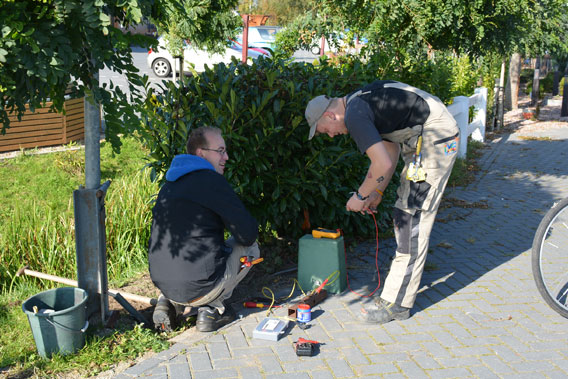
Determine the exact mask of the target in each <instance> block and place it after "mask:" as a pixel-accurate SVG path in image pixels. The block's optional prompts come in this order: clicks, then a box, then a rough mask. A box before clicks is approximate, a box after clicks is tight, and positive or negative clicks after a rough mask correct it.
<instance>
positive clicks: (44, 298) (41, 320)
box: [22, 287, 89, 358]
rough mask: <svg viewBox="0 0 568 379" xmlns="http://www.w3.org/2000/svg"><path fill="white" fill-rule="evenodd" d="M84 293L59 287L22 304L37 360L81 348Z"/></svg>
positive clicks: (83, 337) (83, 338)
mask: <svg viewBox="0 0 568 379" xmlns="http://www.w3.org/2000/svg"><path fill="white" fill-rule="evenodd" d="M87 298H88V295H87V292H86V291H85V290H82V289H81V288H73V287H63V288H56V289H52V290H49V291H44V292H41V293H38V294H37V295H34V296H32V297H30V298H29V299H27V300H26V301H24V304H22V309H23V311H24V312H25V313H26V315H28V321H29V322H30V327H31V328H32V334H33V336H34V340H35V343H36V347H37V351H38V353H39V355H40V356H42V357H44V358H50V357H51V355H52V354H53V353H60V354H73V353H75V352H77V351H78V350H79V349H81V348H82V347H83V346H85V332H86V330H87V328H88V326H89V321H87V320H85V319H86V313H87Z"/></svg>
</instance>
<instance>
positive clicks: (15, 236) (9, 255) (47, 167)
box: [0, 139, 172, 377]
mask: <svg viewBox="0 0 568 379" xmlns="http://www.w3.org/2000/svg"><path fill="white" fill-rule="evenodd" d="M123 142H124V145H123V147H122V150H121V153H120V154H117V155H114V154H113V153H112V151H111V148H110V145H109V144H108V143H105V142H103V143H102V144H101V180H102V181H106V180H108V179H110V180H112V184H111V186H110V187H109V190H108V192H107V196H106V199H105V205H106V217H107V219H106V227H107V256H108V276H109V286H110V287H120V286H121V285H122V284H123V283H125V282H128V281H129V280H131V279H132V278H136V277H137V276H138V275H140V273H141V272H146V271H147V260H146V249H147V242H148V236H149V234H148V233H149V225H150V224H149V223H150V220H151V218H150V215H151V213H150V210H151V201H152V197H153V195H154V194H156V193H157V190H158V187H157V185H156V184H155V183H152V182H151V181H150V180H149V177H148V173H147V172H146V171H145V170H142V169H143V167H144V165H145V163H146V162H145V160H144V159H145V156H146V152H145V151H144V149H143V148H142V147H141V145H140V144H139V143H138V142H137V141H135V140H133V139H125V140H124V141H123ZM69 147H72V146H69ZM0 182H2V183H4V185H3V186H2V187H0V195H1V196H2V197H3V199H4V201H3V204H2V207H1V208H0V216H1V217H2V219H3V220H10V221H9V222H5V223H2V225H0V251H2V254H1V255H0V267H1V268H0V274H1V275H0V292H1V294H2V296H1V297H0V328H1V329H2V330H3V332H2V333H0V375H4V374H6V375H8V376H9V377H29V376H35V377H49V376H56V375H58V374H59V373H68V374H70V373H72V374H71V375H74V376H87V375H93V374H96V373H98V372H101V371H104V370H107V369H109V368H110V367H112V365H114V364H116V363H118V362H120V361H126V360H131V359H134V358H136V357H137V356H139V355H141V354H143V353H145V352H146V351H148V350H154V351H161V350H164V349H166V348H167V347H168V346H169V342H168V341H167V338H171V337H172V336H171V335H169V336H167V337H166V336H164V335H159V334H157V333H155V332H154V331H152V330H149V329H144V328H141V327H140V326H134V323H124V324H121V323H119V324H118V325H117V326H116V327H115V328H114V329H112V330H108V329H106V330H105V329H102V328H98V329H97V328H89V330H88V332H87V335H86V340H87V343H86V346H85V347H84V348H83V349H82V350H81V351H80V352H79V353H78V354H74V355H70V356H59V355H58V356H54V357H53V358H52V359H49V360H46V359H43V358H41V357H40V356H39V355H38V354H37V352H36V346H35V342H34V339H33V336H32V333H31V328H30V326H29V324H28V320H27V316H26V314H25V313H24V312H23V311H22V303H23V302H24V301H25V300H26V299H27V298H29V297H30V296H33V295H36V294H38V293H39V292H42V291H44V290H47V289H49V288H55V287H57V286H60V285H58V284H57V283H53V282H50V281H45V280H39V279H35V278H32V277H29V276H28V277H15V275H14V274H15V273H16V272H17V270H18V269H19V268H20V267H22V266H23V265H25V264H28V265H29V266H30V268H31V269H32V270H36V271H40V272H45V273H49V274H53V275H58V276H63V277H67V278H70V279H76V264H75V245H74V244H75V242H74V215H73V200H72V199H73V191H74V190H75V189H77V188H79V185H81V184H84V182H85V179H84V149H82V148H81V149H69V150H65V151H61V152H55V153H50V154H32V153H30V152H25V153H24V154H22V155H19V156H17V157H15V158H11V159H4V160H0Z"/></svg>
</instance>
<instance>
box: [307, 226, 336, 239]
mask: <svg viewBox="0 0 568 379" xmlns="http://www.w3.org/2000/svg"><path fill="white" fill-rule="evenodd" d="M340 236H341V233H340V232H339V230H333V229H324V228H315V229H313V230H312V237H314V238H332V239H335V238H339V237H340Z"/></svg>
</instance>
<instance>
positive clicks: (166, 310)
mask: <svg viewBox="0 0 568 379" xmlns="http://www.w3.org/2000/svg"><path fill="white" fill-rule="evenodd" d="M152 320H153V321H154V328H155V329H156V330H157V331H159V332H166V333H170V332H171V331H172V330H173V329H174V328H175V321H176V311H175V308H174V306H173V304H172V303H170V301H169V300H168V299H167V298H166V297H165V296H164V295H160V296H159V297H158V303H157V304H156V308H154V314H153V315H152Z"/></svg>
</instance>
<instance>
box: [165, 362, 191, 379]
mask: <svg viewBox="0 0 568 379" xmlns="http://www.w3.org/2000/svg"><path fill="white" fill-rule="evenodd" d="M168 370H169V375H170V378H175V379H191V378H192V376H191V372H190V371H189V365H188V364H187V361H186V363H170V364H169V365H168Z"/></svg>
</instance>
